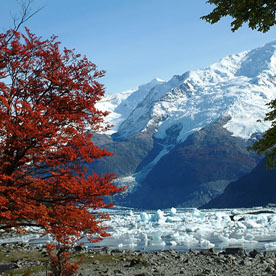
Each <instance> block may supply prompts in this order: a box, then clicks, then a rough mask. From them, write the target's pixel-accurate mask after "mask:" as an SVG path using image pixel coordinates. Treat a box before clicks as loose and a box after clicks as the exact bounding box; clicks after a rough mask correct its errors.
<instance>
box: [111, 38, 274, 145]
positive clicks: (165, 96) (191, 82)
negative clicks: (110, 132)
mask: <svg viewBox="0 0 276 276" xmlns="http://www.w3.org/2000/svg"><path fill="white" fill-rule="evenodd" d="M275 50H276V41H274V42H271V43H268V44H266V45H264V46H263V47H260V48H257V49H255V50H252V51H245V52H242V53H240V54H235V55H231V56H228V57H225V58H223V59H221V60H220V61H219V62H217V63H215V64H213V65H211V66H209V67H206V68H204V69H199V70H194V71H189V72H186V73H184V74H183V75H180V76H178V75H176V76H174V77H173V78H172V79H171V80H169V81H167V82H163V83H159V84H158V85H156V86H154V87H152V89H150V90H149V91H148V92H147V93H144V94H143V95H144V99H143V100H140V102H139V103H138V99H139V97H137V101H135V104H136V103H138V105H137V106H136V108H135V109H133V111H132V112H130V111H131V108H129V109H127V108H126V109H124V110H127V112H125V113H123V112H122V111H121V113H120V114H124V116H126V115H128V114H129V116H128V118H127V119H126V120H125V121H123V122H122V121H121V122H122V123H121V125H120V126H119V128H118V133H117V135H118V136H119V137H127V136H130V135H133V134H136V133H138V132H141V131H142V132H143V131H147V130H148V129H149V128H151V129H155V137H156V138H159V139H166V137H167V136H168V135H169V133H170V132H171V131H172V130H174V129H176V128H177V129H178V135H177V142H183V141H185V139H186V138H187V136H188V135H190V134H191V133H193V132H195V131H197V130H199V129H201V128H202V127H205V126H207V125H209V124H210V123H212V122H214V121H216V120H218V119H220V118H224V117H230V120H229V121H228V122H227V123H226V125H225V126H224V127H225V128H226V129H227V130H229V131H230V132H232V133H233V135H234V136H237V137H242V138H245V139H248V138H250V136H251V135H252V134H254V133H256V132H263V131H265V130H266V129H267V128H268V127H269V125H270V124H269V123H268V122H261V123H257V122H256V121H257V120H258V119H263V118H264V116H265V114H266V113H267V112H268V107H267V106H266V103H268V102H269V101H271V100H272V99H273V98H275V97H276V86H275V85H276V78H275V76H276V51H275ZM138 90H139V89H138ZM135 93H138V91H136V92H135ZM137 95H138V94H137ZM131 97H134V92H133V93H132V94H131V95H130V96H129V98H128V99H130V98H131ZM141 98H142V97H141ZM120 106H121V107H123V102H122V104H121V105H120ZM116 110H117V109H116ZM118 110H119V106H118ZM121 118H122V117H121Z"/></svg>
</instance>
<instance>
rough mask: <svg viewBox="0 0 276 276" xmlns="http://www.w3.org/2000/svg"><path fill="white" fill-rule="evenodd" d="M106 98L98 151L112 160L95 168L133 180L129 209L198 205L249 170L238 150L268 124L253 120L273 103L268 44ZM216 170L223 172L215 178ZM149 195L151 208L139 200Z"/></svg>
mask: <svg viewBox="0 0 276 276" xmlns="http://www.w3.org/2000/svg"><path fill="white" fill-rule="evenodd" d="M113 97H114V98H113V100H112V96H109V98H108V99H107V102H108V103H109V104H110V106H107V105H105V108H106V109H108V108H109V110H110V111H111V114H110V117H109V118H108V119H110V120H111V122H112V123H113V124H115V125H116V126H115V128H114V133H113V135H112V138H110V140H108V143H106V144H105V145H104V146H106V147H107V149H109V150H111V151H113V152H115V154H116V155H115V157H112V158H114V159H113V161H108V160H107V161H104V162H103V163H101V162H98V163H96V167H97V169H99V170H101V171H102V172H104V171H105V170H106V171H110V170H111V171H115V172H117V173H118V175H119V176H123V177H130V179H134V181H133V182H134V183H136V184H138V185H136V192H134V194H133V195H132V196H131V197H129V199H128V201H127V204H129V205H132V206H139V207H148V208H159V207H158V204H159V203H160V202H161V203H162V204H163V203H164V204H163V205H162V207H163V208H166V207H171V206H170V205H171V204H173V203H174V200H175V206H177V205H178V206H186V207H188V206H189V205H187V204H192V205H193V206H197V205H198V206H199V204H204V203H206V202H208V201H209V200H210V199H212V197H214V196H216V195H217V194H219V193H221V192H222V191H223V189H224V187H226V186H227V184H228V183H230V182H231V181H233V180H236V179H238V178H239V177H240V176H242V175H244V174H246V173H249V172H250V171H251V170H252V169H253V168H254V167H255V166H256V165H257V162H258V160H259V159H258V157H257V156H256V155H255V154H254V153H248V152H247V151H246V146H247V145H248V144H250V143H252V139H253V140H254V139H256V137H257V136H258V135H259V134H260V133H262V132H264V131H265V130H266V129H267V128H268V127H269V125H270V124H269V122H263V121H261V122H257V120H262V119H263V118H264V116H265V114H266V113H267V112H268V107H267V105H266V104H267V103H268V102H270V101H271V100H272V99H274V98H276V41H274V42H271V43H268V44H266V45H264V46H263V47H260V48H257V49H254V50H251V51H245V52H242V53H239V54H234V55H231V56H228V57H225V58H223V59H221V60H220V61H219V62H217V63H215V64H213V65H210V66H208V67H206V68H204V69H199V70H194V71H189V72H186V73H184V74H182V75H175V76H173V77H172V79H171V80H169V81H160V80H158V79H156V80H153V81H152V82H150V83H149V84H146V85H143V86H140V87H139V88H138V89H136V90H134V91H132V92H127V93H123V94H117V95H115V96H113ZM115 98H116V99H119V100H115ZM100 104H102V106H103V105H104V104H105V102H104V101H102V103H100ZM175 160H177V163H175V164H174V165H172V164H173V163H174V161H175ZM229 160H230V161H229ZM204 162H205V163H204ZM206 162H207V163H206ZM225 162H226V163H225ZM111 163H112V165H110V164H111ZM130 164H131V166H130ZM204 164H208V166H209V167H208V166H207V165H206V169H207V170H209V171H207V172H206V173H202V172H201V170H200V169H202V166H205V165H204ZM219 165H221V166H227V168H228V170H224V168H222V171H224V173H217V171H218V170H219V168H217V166H219ZM172 166H174V167H172ZM200 166H201V167H200ZM125 167H126V168H127V169H124V168H125ZM171 172H174V173H171ZM179 172H180V173H179ZM167 176H169V177H167ZM165 179H166V181H165ZM164 181H165V182H166V183H165V182H164ZM163 182H164V183H163ZM168 182H170V183H168ZM161 186H162V187H163V188H162V189H160V187H161ZM167 186H169V188H168V187H167ZM175 189H176V190H175ZM161 190H162V193H163V194H166V195H167V194H170V200H168V201H167V202H165V201H166V197H162V195H161V194H160V191H161ZM174 193H177V200H176V199H175V198H174V195H175V194H174ZM149 194H151V196H152V197H155V198H156V196H158V197H159V200H157V201H155V202H156V204H155V205H154V204H153V202H154V200H151V199H149V200H146V199H145V197H144V195H146V197H148V195H149ZM207 195H208V196H207ZM184 201H185V202H186V203H185V202H184ZM133 202H136V203H135V204H132V203H133ZM140 202H142V203H145V204H146V202H148V205H147V206H143V205H141V204H140ZM158 202H159V203H158ZM160 207H161V206H160Z"/></svg>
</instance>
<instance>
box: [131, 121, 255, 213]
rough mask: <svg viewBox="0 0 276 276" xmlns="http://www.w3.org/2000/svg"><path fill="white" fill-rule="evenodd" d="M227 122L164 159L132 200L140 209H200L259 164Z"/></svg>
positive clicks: (191, 139) (195, 136) (191, 138)
mask: <svg viewBox="0 0 276 276" xmlns="http://www.w3.org/2000/svg"><path fill="white" fill-rule="evenodd" d="M223 124H225V120H224V121H219V122H216V123H214V124H212V125H209V126H207V127H205V128H203V129H201V130H200V131H198V132H196V133H194V134H192V135H190V136H189V137H188V138H187V139H186V141H185V142H184V143H181V144H179V145H177V146H176V147H175V148H174V149H173V150H171V151H170V152H169V153H168V154H167V155H165V156H163V158H161V159H160V160H159V162H158V163H157V164H156V165H155V166H154V167H153V169H152V170H151V171H150V173H149V174H148V176H147V177H146V179H145V180H144V182H143V183H142V185H140V186H139V188H137V190H136V191H135V192H134V193H133V194H131V195H130V196H129V198H128V200H127V201H126V202H127V205H129V206H132V207H138V208H148V209H157V208H170V207H172V206H174V207H199V206H201V205H203V204H204V203H207V202H208V201H210V200H211V199H212V198H214V197H216V196H217V195H218V194H220V193H222V191H223V190H224V188H225V187H226V186H227V184H229V183H230V182H231V181H232V180H235V179H238V178H239V177H241V176H242V175H244V174H246V173H249V172H250V171H251V170H252V169H253V168H254V167H255V166H256V165H257V163H258V160H259V158H258V157H257V155H256V154H255V153H252V152H248V151H247V150H246V147H247V146H248V141H245V140H243V139H241V138H238V137H233V136H231V133H229V132H228V131H227V130H226V129H225V128H223Z"/></svg>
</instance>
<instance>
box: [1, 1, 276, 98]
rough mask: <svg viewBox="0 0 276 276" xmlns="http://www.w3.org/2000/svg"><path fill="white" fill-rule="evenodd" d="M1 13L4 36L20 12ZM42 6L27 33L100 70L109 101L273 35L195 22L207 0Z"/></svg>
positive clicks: (9, 7)
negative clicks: (110, 95)
mask: <svg viewBox="0 0 276 276" xmlns="http://www.w3.org/2000/svg"><path fill="white" fill-rule="evenodd" d="M21 1H22V0H21ZM23 2H24V0H23ZM0 6H1V9H0V27H1V31H5V30H7V29H8V28H10V27H11V26H12V18H11V15H16V14H17V15H18V14H19V13H20V8H19V6H18V3H17V2H16V0H0ZM42 6H43V7H44V8H43V9H42V10H41V11H40V12H39V13H38V14H37V15H35V16H34V17H32V18H31V19H30V20H28V21H27V22H26V24H25V25H26V26H27V27H28V28H30V29H31V31H32V32H33V33H35V34H37V35H40V36H42V37H43V38H49V37H50V36H51V35H52V34H55V35H57V36H58V40H59V41H61V42H62V45H63V46H66V47H67V48H70V49H72V48H75V49H76V51H77V52H79V53H81V54H85V55H86V56H87V57H88V58H89V59H90V60H91V61H93V62H94V63H96V64H97V65H98V67H99V69H105V70H106V71H107V72H106V76H105V77H104V78H102V80H101V82H102V83H104V85H105V87H106V91H107V93H114V92H121V91H125V90H128V89H133V88H135V87H137V86H138V85H140V84H143V83H146V82H148V81H150V80H151V79H153V78H155V77H159V78H161V79H164V80H169V79H170V78H171V77H172V76H173V75H175V74H182V73H184V72H186V71H188V70H192V69H197V68H202V67H205V66H207V65H209V64H211V63H214V62H216V61H218V60H219V59H220V58H222V57H224V56H226V55H230V54H233V53H238V52H241V51H244V50H249V49H253V48H256V47H258V46H262V45H263V44H265V43H267V42H270V41H272V40H276V27H274V28H272V29H271V31H269V32H268V33H266V34H262V33H258V32H256V31H252V30H251V29H248V27H247V26H246V25H244V27H243V28H242V29H240V30H239V31H237V32H235V33H232V32H231V30H230V22H231V19H230V18H225V19H224V20H222V21H221V22H219V23H217V24H215V25H210V24H208V23H206V22H205V21H202V20H200V17H201V16H202V15H206V14H207V13H208V12H209V11H211V8H212V7H211V6H210V5H209V4H206V3H205V0H78V1H76V0H33V3H32V9H33V10H36V9H37V8H39V7H42Z"/></svg>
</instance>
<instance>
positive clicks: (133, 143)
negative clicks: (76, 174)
mask: <svg viewBox="0 0 276 276" xmlns="http://www.w3.org/2000/svg"><path fill="white" fill-rule="evenodd" d="M93 141H94V143H95V144H96V145H98V146H100V147H105V148H106V149H107V150H108V151H110V152H112V153H113V154H114V156H110V157H105V158H102V159H99V160H95V161H94V162H92V163H90V164H88V165H87V167H88V169H89V170H95V171H96V172H97V173H98V174H100V175H101V174H103V173H110V172H113V173H115V174H116V175H118V176H127V175H130V174H132V173H134V172H135V171H136V169H137V167H138V166H139V164H140V163H141V162H142V160H143V159H144V158H145V157H146V156H147V154H148V153H149V152H150V151H151V149H152V147H153V138H152V135H151V134H149V133H138V134H136V135H133V136H130V137H128V138H126V139H124V140H115V139H113V137H111V136H107V135H103V134H102V135H100V134H98V135H94V136H93Z"/></svg>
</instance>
